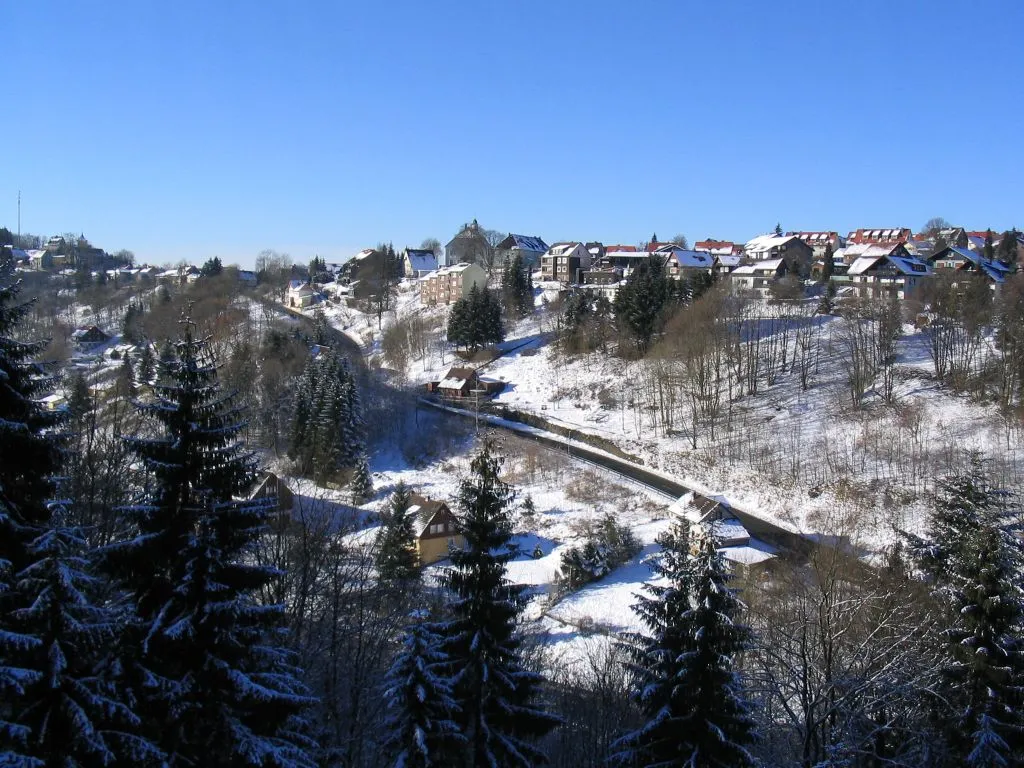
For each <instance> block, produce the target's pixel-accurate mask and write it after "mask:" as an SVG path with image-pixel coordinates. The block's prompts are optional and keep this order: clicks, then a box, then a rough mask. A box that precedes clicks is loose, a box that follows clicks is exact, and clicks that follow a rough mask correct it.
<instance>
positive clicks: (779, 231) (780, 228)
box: [775, 222, 782, 237]
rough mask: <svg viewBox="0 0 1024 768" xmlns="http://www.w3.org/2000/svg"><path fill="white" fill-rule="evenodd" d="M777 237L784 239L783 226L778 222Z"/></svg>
mask: <svg viewBox="0 0 1024 768" xmlns="http://www.w3.org/2000/svg"><path fill="white" fill-rule="evenodd" d="M775 236H776V237H782V224H780V223H778V222H776V223H775Z"/></svg>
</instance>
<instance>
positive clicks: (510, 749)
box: [436, 441, 559, 768]
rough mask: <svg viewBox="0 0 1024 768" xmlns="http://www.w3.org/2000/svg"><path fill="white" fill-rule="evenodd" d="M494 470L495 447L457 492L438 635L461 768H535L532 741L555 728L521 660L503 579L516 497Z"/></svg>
mask: <svg viewBox="0 0 1024 768" xmlns="http://www.w3.org/2000/svg"><path fill="white" fill-rule="evenodd" d="M500 468H501V460H500V458H499V457H498V456H496V455H495V454H494V446H493V445H492V443H491V442H490V441H488V442H486V443H484V446H483V448H482V450H481V451H480V453H479V454H478V455H477V456H476V457H475V458H474V459H473V462H472V464H471V475H470V477H469V478H467V479H465V480H463V481H462V483H461V485H460V488H459V497H458V508H459V511H460V513H461V514H460V517H459V527H460V532H461V533H462V535H463V536H464V537H465V540H466V547H465V549H461V550H458V549H457V550H454V551H453V552H452V553H451V560H452V567H451V568H449V569H447V570H446V571H445V573H444V574H443V575H442V577H441V579H440V581H441V583H442V585H443V586H444V587H446V588H447V589H448V590H449V591H450V593H451V596H452V604H451V611H452V614H453V618H451V619H450V620H449V621H447V622H443V623H441V624H439V625H437V627H436V631H437V633H438V634H439V635H440V636H441V639H442V642H441V650H442V651H443V652H444V653H445V654H446V655H447V657H448V664H449V670H450V671H451V673H452V675H453V683H454V698H455V701H456V703H457V704H458V706H459V710H460V711H459V713H458V715H457V722H458V724H459V729H460V731H461V733H462V734H463V735H464V736H465V737H466V739H467V746H466V749H465V754H464V759H465V762H464V765H465V766H467V768H484V767H485V766H493V765H501V766H522V768H527V767H528V766H535V765H539V764H541V763H543V762H544V754H543V752H541V751H540V750H539V749H538V748H537V746H536V745H535V742H536V740H537V739H539V738H540V737H542V736H544V735H545V734H547V733H548V732H549V731H551V730H552V729H553V728H554V727H555V726H556V725H558V723H559V719H558V718H557V717H555V716H553V715H551V714H549V713H548V712H546V711H544V709H543V708H542V707H541V706H540V705H539V703H538V702H537V699H538V698H539V695H540V693H541V684H542V677H541V676H540V675H538V674H537V673H535V672H531V671H528V670H527V669H525V668H524V667H523V664H522V661H521V658H520V656H521V646H522V640H521V638H519V637H518V636H517V634H516V622H517V619H518V617H519V614H520V613H521V611H522V609H523V598H522V592H523V587H522V586H520V585H517V584H513V583H512V582H510V581H509V580H508V577H507V576H506V564H507V563H508V562H509V560H511V559H512V557H513V555H512V553H511V552H509V549H508V544H509V541H510V540H511V538H512V522H511V520H510V518H509V505H510V504H511V503H512V500H513V498H514V493H513V491H512V489H511V488H510V487H509V486H508V485H507V484H505V483H504V482H502V481H501V479H500V478H499V472H500Z"/></svg>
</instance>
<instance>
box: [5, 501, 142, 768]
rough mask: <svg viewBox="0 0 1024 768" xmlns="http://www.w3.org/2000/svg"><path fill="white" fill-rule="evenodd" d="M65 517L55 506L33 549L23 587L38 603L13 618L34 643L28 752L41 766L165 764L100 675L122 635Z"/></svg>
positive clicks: (21, 715)
mask: <svg viewBox="0 0 1024 768" xmlns="http://www.w3.org/2000/svg"><path fill="white" fill-rule="evenodd" d="M65 517H66V511H65V510H64V508H63V507H62V506H61V505H59V504H55V505H54V511H53V518H52V520H51V523H50V525H49V526H48V527H47V528H46V530H45V531H44V532H43V533H42V534H41V535H40V536H39V537H38V538H37V539H36V540H35V541H34V542H33V543H32V553H33V555H34V556H35V557H36V560H35V561H34V562H33V563H32V564H31V565H29V566H28V567H27V568H25V569H24V570H23V571H22V572H21V573H20V574H18V579H17V586H18V588H19V589H20V590H22V591H23V592H24V593H26V594H31V595H34V596H35V599H34V600H33V601H32V603H31V605H29V606H28V607H25V608H22V609H20V610H18V611H16V616H15V618H16V619H17V621H18V622H19V624H21V625H22V626H23V627H27V628H30V629H31V634H32V639H33V643H32V646H31V656H32V664H31V666H32V670H33V671H32V674H31V675H30V676H27V677H26V678H25V680H24V683H23V685H24V691H23V695H22V697H21V698H20V701H19V705H18V713H17V716H16V721H17V723H18V725H19V726H22V727H27V728H28V729H29V731H30V733H31V737H30V738H29V740H28V743H27V747H28V749H27V750H26V751H27V752H28V753H29V754H30V755H31V756H32V758H34V759H35V760H38V761H40V764H41V765H46V766H58V765H59V766H66V767H67V768H74V767H75V766H92V765H108V764H111V763H113V762H115V761H116V760H118V759H120V760H124V761H126V762H127V763H128V764H133V765H143V764H146V763H147V762H159V761H161V760H162V755H161V754H160V752H159V750H157V749H156V748H155V747H154V746H153V745H152V744H151V743H150V742H148V741H147V740H146V739H144V738H142V737H140V736H138V735H137V732H138V731H139V730H140V721H139V719H138V717H137V716H136V715H135V714H134V713H133V712H132V711H131V710H130V709H129V708H128V707H127V706H126V705H125V704H123V703H122V702H121V701H120V700H119V699H118V698H117V695H116V693H115V691H114V688H113V686H112V685H111V684H110V681H109V680H108V679H104V678H103V677H101V676H99V675H98V674H97V669H98V668H99V665H98V661H99V656H100V653H101V652H102V651H103V650H104V649H105V648H107V647H108V646H109V645H110V644H111V643H112V642H113V640H114V637H115V634H116V632H115V627H116V624H115V617H114V615H113V613H112V611H111V609H110V608H108V607H106V606H104V605H103V604H102V603H100V602H99V601H98V600H97V598H96V595H97V592H98V582H97V580H96V579H95V578H94V577H93V576H92V575H90V573H89V570H90V564H89V562H88V561H87V559H86V553H87V544H86V542H85V540H84V539H83V538H82V537H81V534H80V533H79V531H78V530H76V529H75V528H72V527H66V526H65V523H64V519H65ZM0 762H2V761H0Z"/></svg>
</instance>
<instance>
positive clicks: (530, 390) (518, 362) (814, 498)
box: [329, 282, 1024, 547]
mask: <svg viewBox="0 0 1024 768" xmlns="http://www.w3.org/2000/svg"><path fill="white" fill-rule="evenodd" d="M541 304H542V300H541V296H540V292H538V305H539V306H538V310H537V312H536V313H535V314H534V315H533V316H531V317H530V318H527V319H526V320H524V321H522V322H520V323H518V324H517V325H516V326H515V327H513V328H511V329H510V332H509V334H508V339H507V341H506V342H505V344H503V345H502V346H503V347H504V348H506V349H509V348H512V347H517V349H515V351H514V352H511V353H510V354H508V355H506V356H504V357H501V358H499V359H497V360H495V361H494V362H492V363H490V364H487V365H486V366H484V367H483V368H482V370H481V373H482V374H483V375H484V376H485V377H487V378H491V379H498V380H503V381H505V382H506V383H507V387H506V389H505V391H504V392H502V393H501V394H500V395H499V396H498V397H497V398H496V402H497V403H499V404H506V405H508V406H510V407H513V408H516V409H519V410H523V411H528V412H531V413H534V414H536V415H538V416H541V417H543V418H544V419H546V420H548V421H549V422H551V423H554V424H559V425H564V426H567V427H571V428H574V429H578V430H581V431H584V432H588V433H591V434H593V435H596V436H600V437H602V438H605V439H608V440H611V441H613V442H614V443H615V444H616V445H617V446H619V447H620V448H622V449H623V450H625V451H626V452H628V453H630V454H632V455H635V456H639V457H640V458H642V460H643V461H644V462H645V464H646V465H648V466H650V467H653V468H656V469H659V470H661V471H663V472H666V473H668V474H671V475H672V476H674V477H676V478H678V479H679V480H680V481H683V482H686V483H687V484H690V485H693V486H696V487H699V488H703V489H707V490H708V491H710V492H713V493H716V494H720V495H722V496H724V497H725V498H726V499H727V500H728V501H729V502H730V503H732V504H734V505H736V506H739V507H741V508H743V509H746V510H748V511H750V512H752V513H755V514H758V515H760V516H763V517H766V518H768V519H772V520H775V521H777V522H779V523H781V524H784V525H787V526H789V527H791V528H796V529H798V530H801V531H805V532H817V533H824V534H842V535H847V536H850V537H852V538H854V539H856V540H858V541H859V542H860V543H861V544H864V545H866V546H870V547H879V546H883V545H885V544H886V543H887V542H889V541H891V540H892V538H893V536H894V535H895V533H896V531H897V530H900V529H911V530H916V529H919V527H920V525H921V523H922V520H923V514H924V512H925V511H926V510H927V508H928V505H929V503H930V502H929V498H928V494H929V493H930V492H931V491H932V490H933V489H934V483H935V480H936V478H937V477H940V476H941V475H942V474H944V473H946V472H949V471H952V470H954V469H955V468H956V467H957V466H958V464H959V463H960V462H962V461H964V458H965V449H977V450H981V451H983V452H984V453H985V454H986V455H987V456H988V457H990V458H991V459H992V460H993V461H992V465H991V466H992V470H993V471H994V472H995V474H996V478H997V481H998V482H1000V483H1002V484H1004V485H1008V486H1010V487H1017V486H1019V485H1021V483H1022V480H1024V472H1022V469H1024V462H1022V458H1024V457H1022V455H1021V447H1022V446H1021V431H1020V429H1019V428H1017V427H1011V426H1008V425H1007V423H1006V422H1005V421H1004V420H1003V419H1002V418H1001V417H1000V415H999V413H998V411H997V409H996V408H995V407H994V406H992V405H991V404H981V403H978V402H975V401H973V400H971V399H970V398H968V397H966V396H960V395H954V394H952V393H951V392H950V391H949V390H947V389H944V388H943V387H941V386H940V385H939V384H938V383H937V382H936V381H935V380H934V378H933V377H932V375H931V361H930V358H929V355H928V351H927V344H926V340H925V338H924V337H923V335H922V332H921V331H919V330H917V329H915V328H914V327H913V326H909V325H908V326H905V327H904V329H903V335H902V337H901V338H900V340H899V342H898V357H897V376H896V378H897V381H896V386H895V398H894V399H895V404H893V405H888V404H885V403H883V402H882V399H881V397H880V396H879V395H878V394H877V393H876V392H873V391H869V393H868V395H867V397H866V399H865V406H864V408H862V409H860V410H855V409H853V408H851V407H850V404H849V403H850V399H849V395H848V389H847V384H846V373H845V370H844V368H843V359H842V356H843V353H842V348H841V344H840V343H839V340H838V339H839V332H840V330H839V329H840V326H839V323H840V322H841V321H840V320H839V319H837V318H834V317H824V318H819V320H818V322H819V323H820V325H819V330H818V334H817V339H816V349H815V358H816V361H815V364H814V367H813V370H812V372H811V375H810V387H809V389H808V390H807V391H804V390H803V389H802V387H801V384H800V377H799V376H798V375H797V374H796V373H795V372H793V371H791V370H790V371H786V372H783V373H782V374H780V375H779V377H778V378H777V380H776V382H775V383H774V384H773V385H772V386H766V385H764V384H763V383H762V384H761V385H760V387H759V391H758V393H757V394H756V395H753V396H750V395H748V396H745V397H743V398H740V399H738V400H736V401H735V402H733V403H732V405H731V409H732V411H733V413H732V417H731V428H726V427H725V426H720V427H719V428H718V429H717V430H716V432H715V434H714V436H713V437H712V435H711V434H710V433H709V432H707V431H703V432H701V433H700V434H699V435H698V439H697V447H696V448H694V447H693V445H692V443H691V438H690V436H689V434H687V433H685V431H684V430H681V431H675V432H672V431H666V430H665V429H664V428H663V427H662V426H660V425H659V424H657V423H656V418H655V411H656V404H655V397H656V395H655V392H656V389H657V387H656V384H655V381H656V376H657V371H656V370H655V366H654V364H652V363H650V362H648V361H645V360H640V361H629V360H622V359H619V358H617V357H613V356H610V355H603V354H600V353H593V354H589V355H581V356H576V357H572V358H566V357H565V356H564V355H562V354H561V353H560V352H559V351H558V350H557V349H556V348H555V347H554V345H553V344H552V342H551V337H552V331H553V329H554V327H555V320H554V318H553V317H552V316H551V315H550V314H548V313H546V312H545V311H544V310H543V308H542V307H541V306H540V305H541ZM329 311H330V312H333V315H332V316H331V320H332V322H333V323H334V324H336V325H338V326H339V327H343V328H345V330H346V331H347V332H349V333H352V334H354V335H356V336H357V337H360V338H361V339H362V341H363V343H364V347H365V348H367V349H368V351H370V352H371V354H372V353H373V352H374V351H376V350H377V349H378V348H379V347H378V345H379V338H380V332H379V331H378V330H377V327H376V323H377V319H376V317H368V316H366V315H363V314H362V313H359V312H357V311H355V310H352V309H332V310H329ZM412 313H421V314H424V313H425V314H429V315H430V316H432V317H433V316H436V319H438V321H439V322H442V323H443V319H444V317H445V316H446V309H445V308H430V309H426V308H422V307H420V306H419V303H418V290H417V286H416V285H415V284H414V283H411V282H407V283H405V284H403V289H402V292H401V293H400V294H399V298H398V301H397V305H396V310H395V312H392V313H390V314H388V315H386V316H385V326H386V324H387V323H390V322H394V321H395V319H396V318H402V317H407V316H409V315H410V314H412ZM791 343H792V342H791ZM456 362H457V361H456V360H455V359H454V358H453V355H452V353H451V351H450V350H447V351H443V350H442V348H441V346H440V345H437V344H434V345H431V346H429V347H428V349H427V352H426V354H425V355H424V356H422V357H421V358H419V359H414V360H411V361H410V362H409V364H408V366H407V370H406V371H405V372H404V373H405V375H406V376H407V380H408V381H409V382H410V383H411V384H413V385H415V384H422V383H423V382H426V381H437V380H439V379H440V378H442V377H443V374H444V373H445V371H446V370H447V369H448V367H450V366H451V365H453V364H455V363H456Z"/></svg>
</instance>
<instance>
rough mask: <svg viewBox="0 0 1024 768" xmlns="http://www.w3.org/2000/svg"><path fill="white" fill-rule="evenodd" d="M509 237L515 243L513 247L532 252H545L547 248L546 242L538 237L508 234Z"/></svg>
mask: <svg viewBox="0 0 1024 768" xmlns="http://www.w3.org/2000/svg"><path fill="white" fill-rule="evenodd" d="M509 237H511V238H512V240H513V242H514V243H515V247H516V248H519V249H521V250H524V251H533V252H534V253H545V252H547V250H548V244H547V243H545V242H544V241H543V240H541V239H540V238H539V237H531V236H529V235H515V234H510V235H509Z"/></svg>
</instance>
